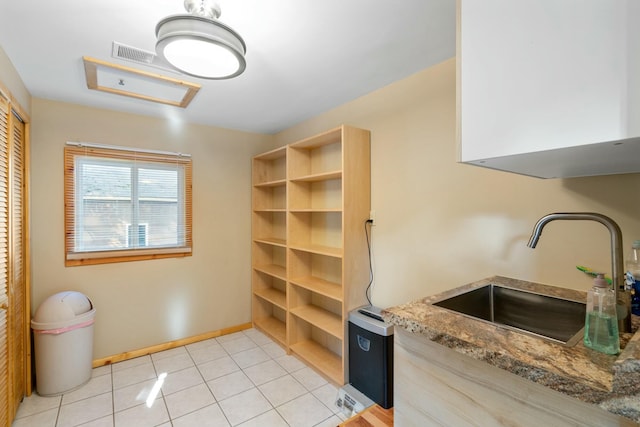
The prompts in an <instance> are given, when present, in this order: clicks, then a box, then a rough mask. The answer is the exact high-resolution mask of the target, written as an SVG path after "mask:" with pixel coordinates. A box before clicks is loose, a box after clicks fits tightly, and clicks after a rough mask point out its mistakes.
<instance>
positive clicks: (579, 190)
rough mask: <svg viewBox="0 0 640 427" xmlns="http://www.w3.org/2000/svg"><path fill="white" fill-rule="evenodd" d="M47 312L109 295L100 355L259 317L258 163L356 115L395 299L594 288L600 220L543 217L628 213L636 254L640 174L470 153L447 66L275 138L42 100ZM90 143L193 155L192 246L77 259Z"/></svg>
mask: <svg viewBox="0 0 640 427" xmlns="http://www.w3.org/2000/svg"><path fill="white" fill-rule="evenodd" d="M32 109H33V112H32V123H33V124H32V163H31V172H32V176H31V182H32V197H31V199H32V248H33V251H32V252H33V308H35V307H37V306H38V304H39V303H40V302H41V301H42V300H43V299H44V298H45V297H46V296H48V295H50V294H52V293H55V292H58V291H61V290H66V289H76V290H78V291H80V292H83V293H86V294H87V295H89V296H90V298H91V299H92V301H93V302H94V303H95V305H96V307H97V310H98V314H97V319H96V326H95V332H96V338H95V357H96V358H98V357H105V356H108V355H112V354H117V353H119V352H123V351H127V350H133V349H139V348H142V347H145V346H149V345H154V344H158V343H162V342H166V341H170V340H173V339H178V338H184V337H188V336H191V335H196V334H199V333H204V332H207V331H211V330H216V329H219V328H222V327H226V326H230V325H235V324H240V323H244V322H248V321H249V320H250V292H249V290H250V283H249V282H250V244H249V242H250V157H251V156H252V155H254V154H256V153H259V152H261V151H264V150H267V149H270V148H271V147H273V146H275V145H274V144H278V145H282V144H285V143H289V142H293V141H295V140H297V139H300V138H305V137H307V136H310V135H313V134H315V133H318V132H322V131H325V130H327V129H329V128H332V127H334V126H337V125H338V124H340V123H347V124H351V125H355V126H359V127H363V128H366V129H370V130H371V131H372V158H371V161H372V209H373V210H375V212H376V225H375V226H374V228H373V253H374V271H375V283H374V288H373V301H374V303H375V304H377V305H380V306H390V305H395V304H399V303H403V302H405V301H408V300H412V299H415V298H419V297H422V296H426V295H429V294H433V293H435V292H439V291H441V290H444V289H448V288H452V287H455V286H458V285H461V284H464V283H467V282H470V281H474V280H477V279H481V278H484V277H487V276H491V275H494V274H501V275H505V276H509V277H515V278H520V279H527V280H535V281H539V282H543V283H548V284H553V285H560V286H567V287H572V288H579V289H587V288H588V287H589V286H590V283H591V282H590V280H589V279H588V278H587V277H586V276H585V275H584V274H583V273H580V272H578V271H577V270H576V269H575V265H578V264H583V265H587V266H590V267H593V268H595V269H601V270H606V271H610V261H609V236H608V233H607V231H606V229H605V228H604V227H602V226H601V225H599V224H591V223H584V222H564V223H560V222H557V223H552V224H550V225H549V226H548V227H547V228H546V229H545V232H544V236H543V237H542V239H541V241H540V244H539V245H538V248H537V249H536V250H531V249H528V248H526V246H525V245H526V241H527V239H528V237H529V234H530V232H531V229H532V227H533V225H534V223H535V221H536V220H537V219H538V218H539V217H541V216H542V215H544V214H546V213H548V212H552V211H595V212H600V213H603V214H605V215H609V216H611V217H612V218H614V219H615V220H616V221H617V222H618V223H619V225H620V227H621V228H622V231H623V234H624V246H625V254H626V253H628V247H629V246H630V244H631V240H633V239H635V238H640V214H639V213H638V212H639V210H640V208H639V207H638V193H639V191H640V174H635V175H619V176H606V177H593V178H579V179H571V180H547V181H545V180H538V179H535V178H529V177H523V176H518V175H512V174H508V173H505V172H499V171H492V170H488V169H482V168H477V167H474V166H468V165H461V164H457V163H456V161H455V160H456V142H455V63H454V60H449V61H447V62H444V63H442V64H440V65H438V66H435V67H432V68H430V69H427V70H424V71H423V72H420V73H418V74H416V75H414V76H412V77H410V78H408V79H405V80H403V81H400V82H397V83H394V84H392V85H390V86H388V87H386V88H383V89H381V90H378V91H376V92H373V93H371V94H369V95H366V96H364V97H362V98H360V99H358V100H355V101H353V102H350V103H348V104H345V105H343V106H341V107H339V108H336V109H334V110H331V111H329V112H327V113H325V114H322V115H320V116H318V117H315V118H313V119H311V120H308V121H306V122H304V123H302V124H300V125H298V126H295V127H293V128H291V129H288V130H286V131H284V132H282V133H280V134H278V135H276V136H275V138H274V137H271V136H264V135H256V134H248V133H242V132H236V131H230V130H224V129H219V128H212V127H205V126H196V125H188V126H184V127H182V128H176V127H172V125H171V124H170V123H169V122H167V121H164V120H160V119H153V118H149V117H143V116H134V115H130V114H123V113H116V112H111V111H105V110H96V109H91V108H86V107H80V106H75V105H69V104H64V103H58V102H51V101H46V100H42V99H35V100H34V101H33V106H32ZM68 140H72V141H88V142H94V143H106V144H116V145H125V146H135V147H143V148H152V149H159V150H171V151H183V152H189V153H191V154H192V155H193V157H194V230H195V236H194V248H195V249H194V256H193V257H190V258H185V259H174V260H155V261H141V262H131V263H122V264H107V265H102V266H85V267H72V268H65V267H64V253H63V248H64V242H63V206H62V184H63V182H62V148H63V146H64V144H65V142H66V141H68Z"/></svg>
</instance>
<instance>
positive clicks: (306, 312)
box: [290, 305, 344, 340]
mask: <svg viewBox="0 0 640 427" xmlns="http://www.w3.org/2000/svg"><path fill="white" fill-rule="evenodd" d="M290 311H291V314H293V315H294V316H296V317H298V318H300V319H302V320H304V321H306V322H308V323H310V324H312V325H314V326H316V327H317V328H318V329H320V330H321V331H324V332H326V333H328V334H330V335H332V336H334V337H336V338H337V339H339V340H342V337H343V334H344V328H343V326H342V319H341V318H340V316H338V315H337V314H334V313H331V312H330V311H327V310H324V309H322V308H320V307H316V306H315V305H304V306H301V307H296V308H292V309H291V310H290Z"/></svg>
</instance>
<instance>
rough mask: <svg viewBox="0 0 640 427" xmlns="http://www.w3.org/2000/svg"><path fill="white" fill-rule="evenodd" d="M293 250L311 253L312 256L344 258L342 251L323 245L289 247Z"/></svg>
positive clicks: (294, 245) (292, 245)
mask: <svg viewBox="0 0 640 427" xmlns="http://www.w3.org/2000/svg"><path fill="white" fill-rule="evenodd" d="M289 247H290V248H291V249H295V250H297V251H304V252H309V253H311V254H317V255H324V256H330V257H334V258H342V249H341V248H334V247H331V246H322V245H310V244H306V245H301V244H291V245H289Z"/></svg>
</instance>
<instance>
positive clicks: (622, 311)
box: [527, 212, 631, 332]
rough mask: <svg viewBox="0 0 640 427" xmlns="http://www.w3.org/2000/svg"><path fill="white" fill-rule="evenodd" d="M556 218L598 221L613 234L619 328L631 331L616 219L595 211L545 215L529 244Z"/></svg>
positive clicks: (538, 237)
mask: <svg viewBox="0 0 640 427" xmlns="http://www.w3.org/2000/svg"><path fill="white" fill-rule="evenodd" d="M554 220H587V221H596V222H599V223H600V224H602V225H604V226H605V227H607V229H608V230H609V234H610V235H611V276H612V279H613V291H614V292H615V294H616V302H617V309H618V310H617V311H618V328H619V330H620V332H631V298H630V297H629V295H628V293H627V292H625V289H624V273H623V271H624V266H623V259H622V232H621V231H620V227H619V226H618V224H616V222H615V221H614V220H612V219H611V218H609V217H608V216H605V215H601V214H598V213H593V212H569V213H551V214H548V215H545V216H543V217H542V218H540V219H539V220H538V222H537V223H536V225H535V226H534V227H533V232H532V233H531V237H530V238H529V242H528V243H527V246H528V247H530V248H532V249H533V248H535V247H536V245H537V244H538V241H539V240H540V236H541V235H542V229H543V228H544V226H545V225H547V224H548V223H550V222H551V221H554Z"/></svg>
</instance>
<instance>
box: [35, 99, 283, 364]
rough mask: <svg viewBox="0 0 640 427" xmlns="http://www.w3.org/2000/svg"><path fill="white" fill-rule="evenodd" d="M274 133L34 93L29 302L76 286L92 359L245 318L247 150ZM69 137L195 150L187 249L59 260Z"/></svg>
mask: <svg viewBox="0 0 640 427" xmlns="http://www.w3.org/2000/svg"><path fill="white" fill-rule="evenodd" d="M272 140H273V138H272V137H271V136H265V135H258V134H250V133H243V132H237V131H231V130H224V129H219V128H213V127H207V126H198V125H187V126H183V127H179V126H178V125H177V124H173V125H172V124H171V123H170V122H168V121H165V120H160V119H154V118H149V117H144V116H135V115H131V114H124V113H117V112H112V111H106V110H98V109H92V108H87V107H82V106H78V105H71V104H65V103H60V102H52V101H47V100H43V99H34V100H33V105H32V138H31V146H32V161H31V186H32V194H31V200H32V205H31V208H32V209H31V212H32V217H31V231H32V265H33V272H32V278H33V280H32V289H33V301H32V308H33V309H35V308H37V307H38V305H39V304H40V303H41V302H42V301H43V299H44V298H46V297H47V296H49V295H51V294H54V293H56V292H59V291H63V290H77V291H80V292H82V293H84V294H86V295H88V296H89V298H90V299H91V300H92V301H93V303H94V305H95V307H96V309H97V315H96V323H95V345H94V357H95V358H100V357H106V356H110V355H113V354H118V353H120V352H124V351H128V350H135V349H140V348H144V347H146V346H150V345H155V344H159V343H163V342H167V341H171V340H175V339H179V338H185V337H189V336H193V335H197V334H201V333H205V332H209V331H214V330H217V329H220V328H224V327H228V326H233V325H238V324H242V323H245V322H249V321H250V320H251V310H250V303H251V299H250V277H251V276H250V256H251V255H250V239H251V235H250V229H251V219H250V209H251V204H250V202H251V198H250V194H251V193H250V188H251V162H250V159H251V156H252V155H254V154H257V153H259V152H261V151H264V150H268V149H270V148H271V147H272V146H273V142H272ZM66 141H84V142H92V143H102V144H112V145H122V146H128V147H141V148H149V149H157V150H167V151H180V152H184V153H190V154H191V155H192V156H193V229H194V253H193V256H191V257H187V258H183V259H169V260H151V261H138V262H126V263H120V264H105V265H99V266H81V267H69V268H66V267H65V266H64V230H63V225H64V217H63V213H64V206H63V203H62V202H63V167H62V165H63V147H64V145H65V143H66Z"/></svg>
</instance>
